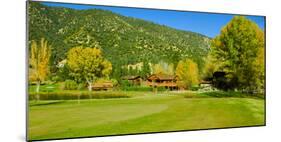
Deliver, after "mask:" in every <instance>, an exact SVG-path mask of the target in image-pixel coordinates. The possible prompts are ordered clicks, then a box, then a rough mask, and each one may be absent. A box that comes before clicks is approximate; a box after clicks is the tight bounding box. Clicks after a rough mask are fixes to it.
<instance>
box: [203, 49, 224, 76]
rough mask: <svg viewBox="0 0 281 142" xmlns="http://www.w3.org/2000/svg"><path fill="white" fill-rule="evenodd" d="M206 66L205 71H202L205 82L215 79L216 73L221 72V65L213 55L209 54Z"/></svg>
mask: <svg viewBox="0 0 281 142" xmlns="http://www.w3.org/2000/svg"><path fill="white" fill-rule="evenodd" d="M204 60H205V61H204V62H205V64H204V66H203V71H202V75H201V78H202V79H203V80H209V81H210V80H211V78H213V74H214V72H216V71H217V70H219V67H220V65H219V63H218V62H216V61H215V60H214V59H213V57H212V55H211V54H209V55H208V56H207V57H206V58H205V59H204Z"/></svg>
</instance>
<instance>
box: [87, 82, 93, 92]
mask: <svg viewBox="0 0 281 142" xmlns="http://www.w3.org/2000/svg"><path fill="white" fill-rule="evenodd" d="M92 84H93V83H92V82H88V90H89V91H90V92H91V91H92V86H93V85H92Z"/></svg>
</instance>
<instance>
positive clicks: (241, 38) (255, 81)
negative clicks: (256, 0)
mask: <svg viewBox="0 0 281 142" xmlns="http://www.w3.org/2000/svg"><path fill="white" fill-rule="evenodd" d="M263 50H264V32H263V31H262V30H261V29H260V28H259V27H258V25H257V24H255V23H254V22H252V21H250V20H249V19H247V18H246V17H244V16H235V17H234V18H233V19H232V20H231V21H230V22H229V23H228V24H227V25H226V26H225V27H223V28H222V30H221V32H220V35H218V36H217V37H216V38H215V39H214V40H213V42H212V48H211V52H212V55H213V56H214V57H215V58H216V61H217V62H220V63H221V64H222V68H223V70H224V71H225V72H226V73H227V78H228V80H229V81H228V82H232V83H231V85H232V86H234V87H235V88H237V89H242V90H248V91H251V90H255V89H256V88H258V87H260V86H261V85H262V84H263V83H262V82H263V80H264V78H263V73H262V72H263V69H264V64H263V63H262V62H263V60H264V57H263ZM259 63H261V64H259Z"/></svg>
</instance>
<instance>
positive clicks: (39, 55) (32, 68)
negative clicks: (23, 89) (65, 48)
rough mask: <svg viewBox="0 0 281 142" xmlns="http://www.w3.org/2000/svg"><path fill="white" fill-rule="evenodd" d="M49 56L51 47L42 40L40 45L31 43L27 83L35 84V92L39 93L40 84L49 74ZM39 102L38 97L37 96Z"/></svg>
mask: <svg viewBox="0 0 281 142" xmlns="http://www.w3.org/2000/svg"><path fill="white" fill-rule="evenodd" d="M50 56H51V46H50V45H49V44H48V42H47V41H46V40H45V39H44V38H42V39H41V41H40V43H39V44H37V43H36V42H35V41H31V50H30V57H29V81H35V82H36V86H37V87H36V92H37V93H38V92H39V91H40V84H41V82H42V81H44V80H45V79H46V77H47V75H48V73H49V60H50ZM37 99H38V100H39V99H40V98H39V96H37Z"/></svg>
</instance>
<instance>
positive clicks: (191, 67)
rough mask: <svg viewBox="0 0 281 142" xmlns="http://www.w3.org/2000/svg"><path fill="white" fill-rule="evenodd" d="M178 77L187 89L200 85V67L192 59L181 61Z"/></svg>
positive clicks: (178, 67) (177, 69) (177, 71)
mask: <svg viewBox="0 0 281 142" xmlns="http://www.w3.org/2000/svg"><path fill="white" fill-rule="evenodd" d="M176 75H177V77H178V79H179V82H183V84H184V87H186V88H190V87H192V86H193V85H198V83H199V74H198V66H197V64H196V63H195V62H193V61H192V60H191V59H185V60H182V61H179V63H178V65H177V68H176Z"/></svg>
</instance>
